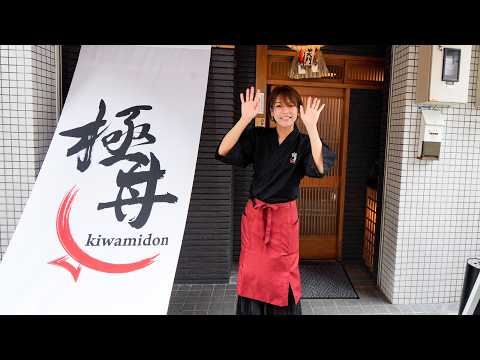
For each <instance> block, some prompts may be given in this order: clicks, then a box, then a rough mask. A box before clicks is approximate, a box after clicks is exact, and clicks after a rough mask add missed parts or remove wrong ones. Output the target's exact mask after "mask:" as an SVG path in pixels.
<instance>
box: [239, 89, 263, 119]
mask: <svg viewBox="0 0 480 360" xmlns="http://www.w3.org/2000/svg"><path fill="white" fill-rule="evenodd" d="M259 92H260V90H257V93H255V88H254V87H253V86H252V87H250V88H247V90H246V91H245V98H244V97H243V93H241V94H240V101H241V102H242V118H243V119H245V121H248V122H250V121H252V119H254V118H255V117H256V116H257V115H258V113H259V112H260V96H258V93H259Z"/></svg>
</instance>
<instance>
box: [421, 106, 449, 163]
mask: <svg viewBox="0 0 480 360" xmlns="http://www.w3.org/2000/svg"><path fill="white" fill-rule="evenodd" d="M444 127H445V119H444V116H443V114H442V113H441V112H440V111H438V110H425V109H424V110H422V120H421V123H420V137H419V143H418V154H417V158H418V159H430V160H438V159H439V158H440V146H441V144H442V138H443V132H444Z"/></svg>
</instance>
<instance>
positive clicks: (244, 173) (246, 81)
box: [232, 45, 257, 261]
mask: <svg viewBox="0 0 480 360" xmlns="http://www.w3.org/2000/svg"><path fill="white" fill-rule="evenodd" d="M256 54H257V51H256V46H255V45H247V46H237V47H236V49H235V58H236V63H237V71H236V86H235V121H238V119H240V116H241V115H242V111H241V101H240V93H241V92H245V90H246V88H247V87H249V86H255V78H256V56H257V55H256ZM252 176H253V167H252V165H249V166H247V167H246V168H245V169H244V168H241V167H238V166H234V167H233V179H234V180H233V191H234V195H233V249H232V257H233V260H234V261H238V258H239V256H240V220H241V216H242V211H243V208H244V207H245V204H246V202H247V200H248V193H249V189H250V183H251V181H252Z"/></svg>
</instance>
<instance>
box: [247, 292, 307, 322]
mask: <svg viewBox="0 0 480 360" xmlns="http://www.w3.org/2000/svg"><path fill="white" fill-rule="evenodd" d="M237 315H302V307H301V304H300V301H299V302H298V304H295V298H294V297H293V291H292V288H291V287H290V286H289V287H288V305H287V306H277V305H272V304H268V303H265V302H263V301H259V300H253V299H249V298H246V297H243V296H238V300H237Z"/></svg>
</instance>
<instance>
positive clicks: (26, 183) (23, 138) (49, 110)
mask: <svg viewBox="0 0 480 360" xmlns="http://www.w3.org/2000/svg"><path fill="white" fill-rule="evenodd" d="M55 84H56V80H55V47H54V46H53V45H39V46H33V45H0V96H1V101H0V112H1V114H0V115H1V116H0V260H1V259H2V257H3V254H4V253H5V250H6V248H7V246H8V242H9V241H10V238H11V237H12V235H13V232H14V230H15V226H16V224H17V221H18V220H19V218H20V215H21V213H22V210H23V207H24V206H25V203H26V201H27V199H28V196H29V194H30V190H31V188H32V186H33V184H34V182H35V177H36V176H37V174H38V171H39V169H40V167H41V164H42V162H43V159H44V158H45V154H46V151H47V149H48V146H49V144H50V140H51V138H52V136H53V132H54V129H55V125H56V108H55V104H56V92H55V90H56V86H55Z"/></svg>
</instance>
